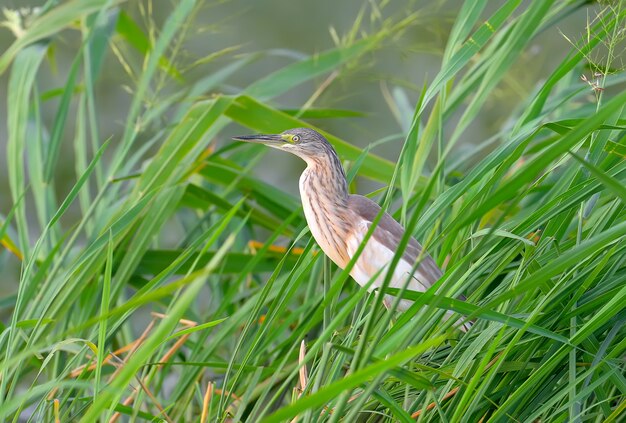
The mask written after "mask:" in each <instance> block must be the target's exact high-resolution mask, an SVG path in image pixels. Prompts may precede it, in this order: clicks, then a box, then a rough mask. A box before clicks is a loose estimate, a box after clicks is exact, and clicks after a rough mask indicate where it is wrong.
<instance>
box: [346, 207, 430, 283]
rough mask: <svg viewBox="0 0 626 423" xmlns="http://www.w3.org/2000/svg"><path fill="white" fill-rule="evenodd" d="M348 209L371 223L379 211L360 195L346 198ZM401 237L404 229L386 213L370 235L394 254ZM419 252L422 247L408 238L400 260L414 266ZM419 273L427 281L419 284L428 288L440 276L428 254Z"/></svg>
mask: <svg viewBox="0 0 626 423" xmlns="http://www.w3.org/2000/svg"><path fill="white" fill-rule="evenodd" d="M348 207H349V208H350V210H352V211H353V212H355V213H356V214H357V215H358V216H360V217H361V218H363V219H365V220H366V221H368V222H373V221H374V219H375V218H376V216H377V215H378V212H379V211H380V206H379V205H378V204H376V203H375V202H373V201H372V200H370V199H369V198H366V197H363V196H361V195H351V196H350V197H349V198H348ZM402 235H404V228H403V227H402V225H400V224H399V223H398V222H396V220H395V219H394V218H393V217H391V216H390V215H389V214H388V213H385V214H384V215H383V217H382V218H381V219H380V221H379V222H378V226H376V229H375V230H374V233H373V234H372V236H373V237H374V238H375V239H376V241H378V242H380V243H381V244H383V245H384V246H385V247H387V248H389V249H390V250H391V251H394V252H395V251H396V250H397V249H398V245H399V244H400V240H401V239H402ZM421 252H422V246H421V245H420V243H419V242H417V240H415V238H413V237H411V238H409V244H408V245H407V247H406V249H405V250H404V254H403V255H402V259H403V260H405V261H406V262H407V263H411V264H414V263H415V262H416V261H417V258H418V257H419V255H420V253H421ZM419 271H420V273H421V274H422V275H423V276H424V277H426V278H427V280H425V281H420V282H422V283H427V284H428V286H432V285H433V284H434V283H435V282H437V281H438V280H439V278H441V275H442V273H441V269H439V267H438V266H437V263H435V260H433V258H432V257H431V256H430V255H429V254H428V253H425V254H424V255H423V256H422V257H421V262H420V265H419Z"/></svg>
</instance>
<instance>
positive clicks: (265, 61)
mask: <svg viewBox="0 0 626 423" xmlns="http://www.w3.org/2000/svg"><path fill="white" fill-rule="evenodd" d="M45 3H46V2H44V1H22V0H0V5H1V8H2V9H12V10H20V9H21V10H22V12H23V14H24V16H25V19H27V16H28V14H29V13H31V10H29V9H30V8H33V7H39V6H42V5H44V4H45ZM49 3H50V2H49ZM51 3H58V2H51ZM503 3H504V2H502V1H493V2H490V3H489V5H488V6H487V8H486V11H485V15H486V16H488V15H490V14H492V13H493V11H495V10H496V9H497V8H498V7H500V6H501V5H502V4H503ZM372 4H373V3H369V2H364V1H360V0H356V1H355V0H352V1H344V2H341V3H338V2H336V1H332V0H320V1H315V2H311V1H302V0H298V1H290V2H284V1H280V0H261V1H241V0H239V1H237V0H233V1H207V2H204V3H203V5H202V6H201V7H200V8H199V9H198V10H197V12H196V14H195V15H194V16H193V23H191V22H190V25H189V26H188V27H187V28H186V33H185V36H184V38H183V42H182V44H181V45H180V46H178V47H174V48H175V49H176V58H175V66H176V67H177V69H178V70H179V71H180V73H181V74H180V81H179V84H180V85H179V86H177V85H176V84H171V83H168V84H165V85H164V86H163V87H161V88H160V90H161V93H163V92H164V93H168V92H175V91H176V90H177V88H179V87H181V86H183V85H190V82H192V81H195V80H197V79H199V78H202V77H203V76H206V75H208V74H210V73H214V72H216V71H219V70H220V69H221V68H223V67H224V66H227V65H228V64H230V63H232V62H233V60H234V58H236V57H243V56H245V55H258V58H257V59H255V60H254V61H253V62H252V64H251V65H250V66H246V67H243V68H242V69H240V70H239V71H238V72H236V73H235V74H234V75H233V76H232V77H231V78H229V79H228V85H223V86H221V87H219V89H218V90H215V92H224V93H233V92H238V91H239V89H240V88H241V87H244V86H246V85H248V84H250V83H251V82H253V81H255V80H257V79H259V78H261V77H263V76H264V75H265V74H268V73H270V72H272V71H275V70H277V69H279V68H281V67H282V66H284V65H286V64H288V63H290V62H293V59H294V57H299V56H302V55H309V54H314V53H316V52H321V51H324V50H327V49H329V48H332V47H333V46H335V45H336V43H337V42H338V40H337V38H341V37H345V36H346V34H350V31H351V29H352V28H353V26H355V20H357V19H359V18H361V19H362V20H363V22H362V23H361V24H359V25H356V26H357V27H358V28H359V31H362V30H363V29H364V28H365V30H367V28H368V27H372V28H376V27H379V26H380V25H381V22H382V21H384V20H385V19H392V18H393V19H396V20H399V19H401V18H403V17H404V16H406V14H407V13H408V12H407V11H414V12H417V18H416V21H415V22H414V23H413V24H412V25H410V26H409V27H408V28H407V29H406V31H404V32H402V33H399V34H398V36H397V37H396V38H394V39H392V40H387V41H385V42H384V45H383V48H379V49H377V50H375V51H374V52H371V53H368V55H367V57H366V58H365V59H361V60H359V62H358V65H357V66H344V67H343V68H342V70H341V72H339V73H333V74H332V75H331V76H330V77H328V78H327V77H326V76H324V77H322V78H318V79H317V80H315V81H314V82H311V83H305V84H302V85H300V86H298V87H296V88H295V89H292V90H289V91H288V93H286V94H284V95H282V96H280V97H278V98H277V99H275V101H274V104H278V105H280V106H281V107H282V108H291V109H299V108H301V107H302V106H303V105H305V104H306V103H307V101H309V99H310V98H311V93H314V92H315V91H316V90H317V89H318V88H319V87H320V86H322V85H324V86H326V88H325V89H324V90H322V91H321V93H320V95H319V97H316V98H315V101H314V102H313V103H312V107H314V108H336V109H348V110H352V111H356V112H359V113H360V114H362V115H361V116H357V117H351V118H347V119H325V120H323V121H322V120H319V121H313V123H314V124H315V125H317V126H319V127H321V128H323V129H325V130H327V131H329V132H331V133H333V134H335V135H337V136H339V137H341V138H343V139H345V140H347V141H349V142H351V143H353V144H355V145H358V146H359V147H364V146H367V145H369V144H372V143H374V142H376V141H378V140H380V139H382V138H384V137H387V136H389V135H390V134H396V135H397V136H396V137H395V139H393V140H392V141H390V142H387V143H385V144H384V145H382V146H379V147H377V148H374V149H373V152H374V153H376V154H378V155H380V156H383V157H385V158H387V159H389V160H392V161H395V160H396V158H397V156H398V154H399V151H400V148H401V146H402V142H403V139H404V136H405V135H406V131H407V126H408V124H409V123H410V122H409V121H408V119H407V117H410V116H411V114H412V111H413V109H414V106H415V103H416V101H417V99H418V98H419V93H420V90H421V89H422V87H423V85H424V84H425V83H429V82H430V81H431V80H432V78H433V77H434V75H435V74H436V73H437V71H438V69H439V68H440V62H441V55H442V52H443V49H444V47H445V44H446V40H447V35H448V34H449V31H450V28H451V25H452V23H453V20H454V17H455V16H456V14H457V13H458V9H459V8H460V6H461V4H462V2H461V1H458V0H454V1H390V2H381V3H379V4H378V6H377V8H378V10H379V13H378V14H377V13H374V12H373V10H375V9H376V8H374V7H372ZM172 5H173V2H171V1H168V0H159V1H152V2H133V1H131V2H126V3H125V6H124V10H125V11H126V12H128V13H129V14H130V15H131V16H132V17H133V18H134V19H135V21H136V22H138V23H140V24H143V29H144V31H146V33H150V31H151V30H153V29H154V28H160V27H161V26H162V23H163V21H164V20H165V19H166V18H167V16H168V14H169V13H170V12H171V10H172ZM150 7H151V9H150V10H148V8H150ZM146 16H150V17H151V18H152V19H153V21H151V20H149V19H148V18H146ZM592 16H593V7H591V8H581V9H578V10H576V11H574V12H572V13H571V14H570V15H569V16H568V17H567V18H566V19H564V20H561V21H560V22H559V24H558V27H555V26H551V27H549V30H547V31H545V32H543V33H542V34H540V35H539V36H538V37H537V38H536V39H535V40H534V42H533V45H532V46H531V48H529V49H527V51H526V52H525V53H524V54H523V55H522V56H521V57H520V58H519V60H518V61H517V62H516V63H515V64H513V65H512V66H511V68H510V71H509V73H508V74H507V76H506V77H505V78H504V79H503V82H502V83H501V84H500V86H499V88H498V89H497V90H496V91H495V93H496V95H494V96H492V97H491V98H490V99H489V100H488V101H487V103H486V105H485V107H484V109H483V110H482V111H481V113H480V114H479V116H477V117H476V119H475V120H474V121H473V123H472V124H471V125H470V127H469V128H468V129H467V131H466V132H465V134H464V136H463V138H462V140H461V141H460V142H459V143H458V144H457V145H456V146H455V150H454V151H453V154H452V157H451V159H452V160H451V161H456V160H459V159H461V160H462V158H463V156H464V152H465V151H466V150H467V149H472V148H474V147H475V146H476V145H477V144H479V143H481V142H482V141H484V140H485V139H487V138H488V137H489V136H490V135H493V134H494V133H496V132H497V131H498V129H499V128H501V127H502V125H503V124H504V123H505V122H504V120H505V119H506V117H507V116H510V115H511V111H512V110H513V109H515V108H516V107H517V106H518V104H519V102H520V101H522V100H523V99H524V98H526V97H527V95H528V93H529V92H532V91H534V90H535V89H536V88H537V87H536V84H537V81H539V83H541V81H542V77H541V76H542V75H548V74H549V73H550V72H551V71H552V69H554V67H556V66H557V64H558V63H559V62H560V61H561V60H562V59H563V58H564V57H565V54H566V53H567V52H568V51H569V49H570V47H571V46H570V44H569V42H568V40H567V39H566V37H569V38H570V39H577V38H578V37H580V36H581V34H584V32H585V30H586V27H587V22H588V20H589V19H591V17H592ZM357 35H358V34H357ZM13 39H14V36H13V34H12V32H11V31H10V29H9V28H7V27H6V26H3V27H0V51H4V50H5V49H6V48H7V47H8V46H9V45H10V43H11V42H12V40H13ZM60 40H61V41H55V42H54V43H53V45H52V47H51V49H50V51H51V55H50V60H49V61H46V62H45V63H44V64H43V65H42V66H41V69H40V71H39V73H38V84H39V90H40V93H41V94H42V95H43V96H44V97H45V94H46V93H51V92H53V90H55V89H60V88H62V87H63V85H64V84H65V81H66V80H67V76H68V72H69V69H70V66H71V60H72V58H73V57H74V55H75V53H76V51H77V49H78V47H79V43H80V37H79V34H78V31H65V32H64V34H63V36H62V37H61V38H60ZM115 45H116V46H117V49H118V56H117V57H116V55H114V54H111V53H110V52H109V54H108V55H107V56H106V57H105V63H104V65H103V72H102V74H101V76H100V77H99V79H98V81H97V85H96V87H97V92H96V98H97V99H98V111H99V113H100V116H99V120H100V123H101V124H100V128H99V129H100V134H101V136H102V137H103V138H104V139H107V138H111V140H112V141H113V143H115V142H116V141H117V140H119V139H120V137H121V134H122V132H123V128H124V122H125V119H126V113H127V109H128V105H129V102H130V99H131V94H130V93H129V88H128V87H133V86H134V85H135V83H134V81H133V77H134V76H135V75H129V73H128V72H127V71H126V70H125V67H124V65H122V63H121V61H120V58H123V60H125V61H128V63H130V64H131V65H133V66H135V67H137V66H140V64H141V63H140V62H139V60H140V57H141V55H140V54H138V53H137V51H135V50H133V48H132V47H131V46H129V45H128V44H127V43H125V42H124V41H123V40H119V42H117V43H116V44H115ZM259 52H261V53H265V54H259ZM205 61H206V63H203V62H205ZM9 75H10V73H9V72H5V73H4V74H3V75H2V76H1V77H0V93H1V98H2V101H0V116H2V117H3V119H2V120H0V169H2V171H0V214H2V215H4V216H6V214H7V213H8V212H9V210H10V209H11V206H12V204H11V200H10V194H9V189H8V181H7V173H6V171H5V169H6V140H7V128H6V121H5V120H4V117H6V108H7V107H10V105H8V104H7V101H6V90H7V82H8V77H9ZM581 84H583V83H582V82H581ZM589 95H590V96H592V94H591V90H590V94H589ZM58 102H59V96H58V95H57V96H54V97H52V98H50V99H49V100H46V101H45V102H44V103H43V104H42V112H43V116H42V119H43V122H44V123H45V124H46V126H47V127H48V128H51V127H52V122H53V121H54V116H55V113H56V110H57V106H58ZM71 107H72V112H71V113H73V112H74V111H75V107H76V104H73V105H72V106H71ZM457 115H459V116H460V113H457ZM70 116H71V115H70ZM73 124H74V122H73V119H69V120H68V123H67V126H66V129H65V134H66V136H65V140H66V141H65V142H64V144H63V146H62V155H61V157H62V159H61V161H60V165H59V166H58V167H57V169H56V173H57V174H56V176H55V181H56V182H57V186H56V189H57V194H58V198H63V197H64V195H65V194H67V192H68V191H69V189H70V188H71V186H72V184H73V183H74V181H75V173H74V168H73V160H74V159H73V151H74V150H73V148H72V145H71V139H72V138H73V130H74V128H73ZM163 124H164V125H167V122H163ZM455 124H456V119H451V120H449V121H448V122H447V125H449V127H450V128H453V127H454V126H455ZM445 130H446V128H444V133H445ZM240 132H241V130H238V129H236V128H235V127H234V126H233V125H231V126H230V127H229V128H228V129H227V130H226V131H224V132H223V134H224V135H229V134H233V135H236V134H240ZM142 136H144V138H146V139H147V138H148V137H147V136H146V135H142ZM217 142H218V145H224V144H227V143H230V142H231V141H230V140H229V139H228V137H227V136H224V138H222V139H219V140H217ZM140 144H141V143H138V144H137V145H140ZM428 165H429V163H428V162H427V163H426V169H427V171H428V169H429V168H428ZM468 165H470V164H468ZM303 168H304V163H302V162H301V161H300V160H299V159H297V158H295V157H291V156H287V155H284V154H281V153H280V152H276V151H269V152H267V153H266V156H265V158H264V159H263V160H262V161H261V162H260V163H259V164H258V165H257V166H256V168H255V172H256V174H257V175H258V176H259V177H260V178H261V179H263V180H265V181H267V182H270V183H272V184H274V185H276V186H277V187H279V188H280V189H282V190H284V191H286V192H289V193H292V194H297V191H298V184H297V179H298V176H299V174H300V172H301V170H302V169H303ZM276 169H280V172H277V171H276ZM378 187H380V185H378V184H375V183H373V182H370V181H366V180H360V181H359V182H358V191H359V192H361V193H366V192H370V191H372V190H374V189H376V188H378ZM27 201H30V200H27ZM27 209H30V207H28V208H27ZM77 213H78V207H77V205H74V206H73V208H72V209H70V210H69V212H68V213H67V214H66V216H64V219H63V221H64V222H66V223H68V224H71V223H72V221H73V219H74V218H76V217H77V216H78V215H77ZM30 217H32V218H33V219H34V216H30ZM33 235H36V234H33ZM170 236H172V237H176V233H171V234H170ZM0 261H1V262H2V268H4V269H9V271H8V273H5V276H6V275H7V274H8V275H10V277H9V278H8V279H9V281H15V280H16V276H17V271H18V263H17V260H15V259H14V257H12V256H10V254H9V253H8V252H7V251H5V250H1V251H0ZM13 286H14V283H13V282H9V283H7V279H6V278H5V282H4V283H2V284H0V292H1V291H4V292H6V291H7V288H8V287H11V288H9V289H8V290H9V291H12V290H13V288H12V287H13Z"/></svg>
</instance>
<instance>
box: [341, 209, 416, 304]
mask: <svg viewBox="0 0 626 423" xmlns="http://www.w3.org/2000/svg"><path fill="white" fill-rule="evenodd" d="M369 225H370V224H369V222H366V221H364V220H361V221H360V222H359V223H358V225H357V227H356V229H355V231H354V232H353V233H352V234H351V235H350V236H349V237H348V239H347V247H348V254H349V255H350V257H353V256H354V254H355V253H356V251H357V249H358V248H359V245H360V244H361V242H362V241H363V238H364V236H365V234H366V233H367V231H368V229H369ZM394 254H395V251H391V250H390V249H389V248H387V247H386V246H385V245H383V244H381V243H380V242H378V241H377V240H376V239H374V237H373V236H371V237H370V239H369V240H368V242H367V244H366V245H365V247H364V248H363V251H362V252H361V255H360V256H359V258H358V259H357V261H356V263H355V265H354V267H353V268H352V271H351V272H350V275H351V276H352V277H353V278H354V280H355V281H356V282H357V283H358V284H359V285H361V286H366V285H367V284H368V283H369V282H370V279H371V278H372V277H374V276H375V275H377V274H378V275H377V276H376V278H375V280H374V282H373V283H372V284H371V285H370V287H369V290H370V291H372V290H375V289H377V288H378V287H380V286H381V285H382V284H383V281H384V280H385V276H386V274H387V268H388V266H389V264H390V263H391V261H392V260H393V256H394ZM412 267H413V263H408V262H406V261H405V260H404V259H400V261H399V262H398V264H397V266H396V268H395V269H394V272H393V275H392V277H391V280H390V283H389V287H391V288H399V289H400V288H402V287H403V286H404V284H406V283H407V280H408V285H407V289H408V290H411V291H420V292H425V291H426V288H425V285H424V284H422V283H420V282H419V280H420V277H422V278H423V276H422V275H421V274H420V272H419V268H418V269H417V270H416V271H415V272H414V273H413V277H410V275H411V270H412ZM381 269H382V270H381ZM409 278H410V279H409ZM391 301H393V297H391V296H386V298H385V302H388V305H389V304H390V302H391ZM410 305H411V301H407V300H402V301H401V302H400V304H399V306H398V309H399V310H406V309H407V308H408V307H410Z"/></svg>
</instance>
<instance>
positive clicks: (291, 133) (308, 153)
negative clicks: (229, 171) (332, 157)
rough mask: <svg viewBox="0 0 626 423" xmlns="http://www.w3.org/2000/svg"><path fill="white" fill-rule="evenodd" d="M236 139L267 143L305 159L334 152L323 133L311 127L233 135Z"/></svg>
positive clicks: (312, 158)
mask: <svg viewBox="0 0 626 423" xmlns="http://www.w3.org/2000/svg"><path fill="white" fill-rule="evenodd" d="M233 139H234V140H238V141H245V142H250V143H256V144H265V145H267V146H268V147H272V148H276V149H278V150H283V151H287V152H289V153H292V154H295V155H296V156H299V157H301V158H302V159H303V160H305V161H307V162H308V161H309V160H314V159H315V158H316V157H319V156H321V155H326V154H329V153H334V150H333V148H332V146H331V145H330V144H329V143H328V141H327V140H326V138H324V136H323V135H322V134H320V133H319V132H317V131H314V130H313V129H309V128H294V129H289V130H287V131H284V132H282V133H280V134H271V135H268V134H259V135H244V136H240V137H233Z"/></svg>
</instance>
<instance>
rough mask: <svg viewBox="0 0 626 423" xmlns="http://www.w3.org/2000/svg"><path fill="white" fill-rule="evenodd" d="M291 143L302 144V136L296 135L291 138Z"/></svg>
mask: <svg viewBox="0 0 626 423" xmlns="http://www.w3.org/2000/svg"><path fill="white" fill-rule="evenodd" d="M291 141H292V142H300V135H294V136H293V137H291Z"/></svg>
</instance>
